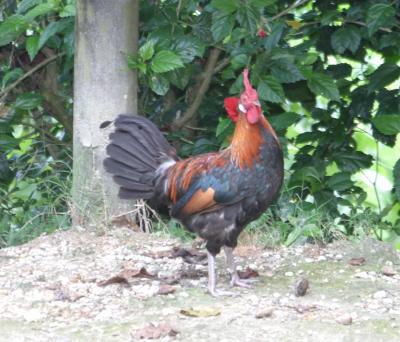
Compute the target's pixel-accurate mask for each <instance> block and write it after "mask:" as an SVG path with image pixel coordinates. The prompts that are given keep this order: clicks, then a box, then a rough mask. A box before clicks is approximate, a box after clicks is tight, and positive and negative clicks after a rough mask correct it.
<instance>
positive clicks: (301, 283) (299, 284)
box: [294, 278, 310, 297]
mask: <svg viewBox="0 0 400 342" xmlns="http://www.w3.org/2000/svg"><path fill="white" fill-rule="evenodd" d="M309 285H310V284H309V281H308V279H306V278H300V279H298V280H297V281H296V283H295V284H294V294H295V295H296V297H301V296H304V295H305V294H306V292H307V290H308V287H309Z"/></svg>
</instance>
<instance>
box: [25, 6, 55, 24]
mask: <svg viewBox="0 0 400 342" xmlns="http://www.w3.org/2000/svg"><path fill="white" fill-rule="evenodd" d="M54 8H55V6H54V5H53V4H50V3H45V4H40V5H37V6H35V7H34V8H33V9H31V10H30V11H29V12H28V13H26V14H25V19H26V20H28V21H32V20H33V19H35V18H36V17H39V16H41V15H45V14H47V13H50V12H51V11H54Z"/></svg>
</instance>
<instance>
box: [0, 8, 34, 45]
mask: <svg viewBox="0 0 400 342" xmlns="http://www.w3.org/2000/svg"><path fill="white" fill-rule="evenodd" d="M28 25H29V23H28V21H27V20H26V19H25V18H24V17H23V16H22V15H19V14H16V15H12V16H11V17H8V18H7V19H6V20H4V21H3V22H2V23H1V25H0V46H4V45H7V44H9V43H11V42H12V41H13V40H15V39H16V38H18V36H19V35H20V34H21V33H23V32H24V31H25V30H26V29H27V28H28Z"/></svg>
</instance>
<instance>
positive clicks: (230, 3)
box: [211, 0, 239, 14]
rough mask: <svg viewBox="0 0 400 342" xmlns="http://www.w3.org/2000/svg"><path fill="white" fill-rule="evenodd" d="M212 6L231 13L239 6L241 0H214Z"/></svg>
mask: <svg viewBox="0 0 400 342" xmlns="http://www.w3.org/2000/svg"><path fill="white" fill-rule="evenodd" d="M211 6H212V7H214V8H215V9H217V10H220V11H222V12H225V13H226V14H230V13H232V12H235V11H236V10H237V9H238V8H239V0H213V1H211Z"/></svg>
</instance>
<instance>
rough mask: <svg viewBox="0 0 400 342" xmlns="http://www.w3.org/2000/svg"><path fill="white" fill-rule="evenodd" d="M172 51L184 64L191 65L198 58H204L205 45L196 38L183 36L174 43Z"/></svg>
mask: <svg viewBox="0 0 400 342" xmlns="http://www.w3.org/2000/svg"><path fill="white" fill-rule="evenodd" d="M172 49H173V50H174V51H175V52H176V53H177V54H178V55H179V56H180V57H181V60H182V62H183V63H190V62H191V61H193V59H194V58H195V57H196V56H198V57H202V56H203V54H204V51H205V45H204V43H203V42H202V41H201V40H200V39H198V38H196V37H191V36H183V37H180V38H178V39H177V40H176V42H174V44H173V45H172Z"/></svg>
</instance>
